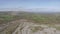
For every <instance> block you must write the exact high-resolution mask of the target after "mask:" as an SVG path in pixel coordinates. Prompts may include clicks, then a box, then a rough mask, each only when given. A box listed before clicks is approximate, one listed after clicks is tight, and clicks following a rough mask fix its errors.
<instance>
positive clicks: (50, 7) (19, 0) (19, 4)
mask: <svg viewBox="0 0 60 34" xmlns="http://www.w3.org/2000/svg"><path fill="white" fill-rule="evenodd" d="M9 9H23V10H24V9H31V10H35V11H37V10H38V11H60V0H0V10H9Z"/></svg>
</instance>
